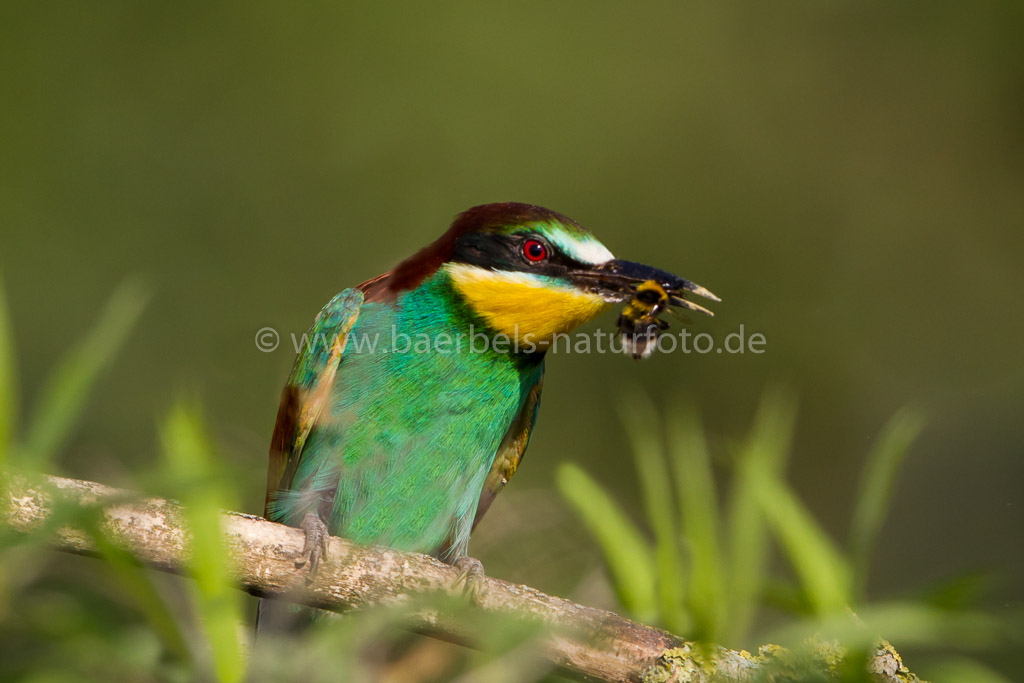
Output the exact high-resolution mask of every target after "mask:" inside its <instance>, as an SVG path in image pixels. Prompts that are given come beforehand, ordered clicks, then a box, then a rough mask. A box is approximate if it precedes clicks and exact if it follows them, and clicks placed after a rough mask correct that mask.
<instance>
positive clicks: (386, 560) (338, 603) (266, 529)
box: [0, 476, 917, 683]
mask: <svg viewBox="0 0 1024 683" xmlns="http://www.w3.org/2000/svg"><path fill="white" fill-rule="evenodd" d="M6 484H7V487H6V493H7V496H8V497H9V501H3V500H2V499H0V510H3V511H4V516H5V517H6V520H5V521H6V524H7V525H8V526H10V527H12V528H14V529H16V530H18V531H21V532H31V531H34V530H37V529H39V527H40V526H42V525H43V524H44V523H45V522H46V521H47V519H48V518H49V517H50V516H51V515H52V514H53V511H54V508H55V503H57V502H58V501H59V500H62V499H63V500H68V501H72V502H74V503H77V504H80V505H94V506H95V505H98V506H101V507H102V508H103V514H104V530H105V533H107V534H108V535H109V537H110V539H111V540H112V541H114V542H115V543H117V544H118V545H120V546H121V547H123V548H125V549H126V550H128V551H130V552H131V553H132V554H134V555H135V556H136V557H138V558H139V560H141V561H142V562H145V563H146V564H149V565H151V566H153V567H155V568H157V569H159V570H161V571H166V572H172V573H179V574H181V573H185V571H186V568H185V566H186V562H187V558H188V535H187V532H186V530H185V528H184V526H183V523H182V509H181V507H180V506H179V505H178V504H176V503H174V502H172V501H168V500H163V499H159V498H139V497H138V496H134V495H132V494H131V493H129V492H126V491H122V490H118V489H112V488H109V487H106V486H103V485H101V484H97V483H93V482H88V481H81V480H76V479H64V478H61V477H52V476H51V477H46V478H45V479H44V480H43V481H40V482H30V481H29V480H28V479H26V478H24V477H20V476H16V477H12V478H9V479H8V481H7V482H6ZM223 526H224V534H225V538H226V541H227V543H228V546H229V547H230V549H231V551H232V553H233V556H234V572H235V574H234V576H235V579H236V581H237V582H238V584H239V586H240V587H241V588H242V589H243V590H245V591H248V592H249V593H251V594H253V595H258V596H273V597H278V598H280V599H283V600H288V601H290V602H297V603H302V604H305V605H310V606H312V607H318V608H321V609H327V610H332V611H339V612H340V611H345V610H351V609H355V608H360V607H367V606H371V605H388V604H391V605H401V604H410V603H411V601H412V599H413V598H415V597H417V596H423V595H424V594H425V593H427V594H429V593H435V592H447V593H452V592H454V591H455V590H456V588H455V584H456V580H457V577H458V571H457V570H455V569H454V568H453V567H450V566H448V565H446V564H443V563H441V562H438V561H437V560H435V559H433V558H431V557H428V556H425V555H418V554H411V553H402V552H397V551H393V550H388V549H384V548H368V547H362V546H357V545H354V544H352V543H349V542H347V541H345V540H343V539H340V538H332V539H331V541H330V552H329V557H330V559H329V561H323V562H321V565H320V569H319V572H318V573H317V576H316V578H315V579H313V580H312V581H311V582H308V583H307V572H306V570H305V569H296V566H295V559H296V558H297V557H298V556H299V555H300V551H301V550H302V544H303V535H302V533H301V532H300V531H298V530H296V529H293V528H290V527H287V526H283V525H281V524H274V523H272V522H268V521H266V520H264V519H262V518H260V517H255V516H252V515H244V514H241V513H237V512H228V513H225V514H224V516H223ZM52 542H53V544H54V545H55V546H56V548H58V549H60V550H63V551H66V552H71V553H79V554H87V555H89V554H95V551H96V549H95V547H94V544H93V542H92V541H91V540H90V538H89V536H88V535H87V534H85V533H84V532H82V531H80V530H76V529H72V528H60V529H58V530H56V531H55V532H54V534H53V538H52ZM477 603H478V607H479V609H481V610H482V611H483V612H485V613H491V614H495V615H505V616H510V615H511V616H516V617H518V618H526V619H532V620H534V621H537V622H540V623H542V624H545V625H546V626H548V627H550V632H549V635H548V636H547V639H546V641H545V647H546V652H545V654H546V656H547V658H548V659H549V660H550V661H551V662H553V663H554V664H555V665H557V666H559V667H561V668H562V669H564V670H566V671H568V672H570V673H573V674H575V675H577V676H583V677H586V678H592V679H597V680H601V681H614V682H618V681H623V682H624V681H691V680H694V681H697V680H700V681H703V680H709V679H711V680H730V681H731V680H746V679H748V678H749V677H750V675H751V674H752V673H754V671H756V670H757V669H758V668H761V667H764V666H766V665H769V664H771V663H773V662H778V661H779V660H780V658H784V657H785V656H786V652H785V651H784V650H783V649H782V648H777V647H774V646H766V647H763V648H761V651H760V652H759V653H758V654H757V655H751V654H749V653H747V652H739V651H734V650H727V649H725V648H719V647H715V648H710V649H709V648H706V647H704V648H698V647H697V646H696V645H695V644H694V643H690V642H687V641H684V640H683V639H681V638H679V637H677V636H674V635H672V634H670V633H667V632H666V631H662V630H660V629H656V628H653V627H651V626H645V625H643V624H639V623H637V622H634V621H630V620H629V619H625V618H623V617H620V616H618V615H616V614H613V613H611V612H606V611H603V610H598V609H594V608H591V607H586V606H584V605H579V604H576V603H574V602H572V601H570V600H565V599H563V598H558V597H554V596H551V595H546V594H544V593H541V592H540V591H537V590H534V589H533V588H530V587H528V586H522V585H515V584H511V583H508V582H506V581H501V580H499V579H492V578H487V579H485V580H484V581H483V585H482V587H481V589H480V591H479V595H478V599H477ZM416 620H417V621H418V622H419V623H418V624H417V627H418V628H422V629H423V630H426V631H427V632H430V633H432V634H436V635H438V636H440V637H444V638H446V639H450V640H455V641H457V642H471V635H472V634H471V633H469V632H468V630H469V628H470V627H469V626H468V625H466V624H464V623H460V622H459V620H458V618H457V617H456V616H453V615H450V614H445V613H443V612H441V611H437V610H423V611H420V612H417V613H416ZM821 659H822V663H821V665H822V667H823V668H825V667H830V666H831V667H834V666H835V661H834V659H835V657H834V653H831V654H827V653H826V654H824V655H823V656H822V658H821ZM870 668H871V669H872V670H873V672H874V673H875V676H876V678H877V680H879V681H884V682H886V683H888V682H896V681H911V680H913V681H916V680H917V678H916V676H913V674H911V673H910V672H909V671H907V669H906V668H905V667H904V666H903V664H902V661H900V658H899V655H898V654H897V653H896V651H895V650H893V649H892V648H891V647H889V646H885V647H879V648H878V650H877V652H876V653H875V655H874V657H873V659H872V661H871V663H870Z"/></svg>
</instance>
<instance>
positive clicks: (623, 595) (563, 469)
mask: <svg viewBox="0 0 1024 683" xmlns="http://www.w3.org/2000/svg"><path fill="white" fill-rule="evenodd" d="M555 480H556V482H557V484H558V488H559V490H560V491H561V493H562V495H563V496H564V497H565V499H566V500H567V501H568V502H569V504H570V505H571V506H572V508H573V509H574V510H575V511H576V514H577V515H579V517H580V519H581V520H582V521H583V524H584V526H586V527H587V530H588V531H590V533H591V534H592V535H593V536H594V538H595V539H597V543H598V545H599V546H600V547H601V550H602V552H603V553H604V558H605V562H606V563H607V564H608V571H609V572H610V573H611V578H612V583H613V585H614V587H615V590H616V592H617V594H618V596H619V600H620V601H621V602H622V604H623V606H625V607H626V609H628V610H629V611H630V612H631V613H632V614H633V615H634V616H635V617H636V618H638V619H641V620H646V619H650V618H651V617H652V616H654V615H655V613H656V610H657V601H656V598H655V568H654V557H653V553H652V552H651V548H650V547H649V546H648V543H647V539H646V538H645V537H644V534H643V533H642V532H641V531H640V530H639V529H638V528H637V527H636V525H635V524H633V522H631V521H630V520H629V518H628V517H627V516H626V514H625V513H624V512H623V511H622V509H621V508H620V507H619V505H618V503H616V502H615V501H614V500H612V499H611V497H609V496H608V494H607V493H606V492H605V490H604V489H603V488H601V486H600V485H599V484H598V483H597V482H596V481H594V479H593V478H592V477H591V476H590V475H589V474H587V473H586V472H585V471H584V470H583V469H582V468H581V467H579V466H577V465H574V464H572V463H563V464H562V465H561V466H559V468H558V472H557V473H556V476H555Z"/></svg>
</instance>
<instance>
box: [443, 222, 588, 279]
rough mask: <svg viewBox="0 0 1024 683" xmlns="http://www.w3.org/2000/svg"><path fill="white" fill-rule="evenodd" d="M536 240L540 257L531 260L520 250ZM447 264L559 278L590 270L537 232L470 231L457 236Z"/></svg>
mask: <svg viewBox="0 0 1024 683" xmlns="http://www.w3.org/2000/svg"><path fill="white" fill-rule="evenodd" d="M531 240H533V241H537V242H540V244H541V245H542V246H543V247H544V249H545V251H546V254H545V257H544V258H541V259H540V260H537V261H533V260H530V259H529V258H527V256H526V253H525V251H524V249H525V247H526V243H527V242H529V241H531ZM450 260H451V261H453V262H456V263H469V264H471V265H475V266H480V267H482V268H488V269H493V270H518V271H523V272H528V273H539V274H544V275H552V276H556V277H557V276H560V275H564V274H565V273H566V272H569V271H574V270H581V269H586V268H589V267H591V266H590V265H589V264H586V263H581V262H579V261H576V260H575V259H572V258H570V257H569V256H567V255H566V254H564V253H563V252H562V251H560V250H559V249H558V248H557V247H555V246H554V245H553V244H552V243H551V242H550V241H548V240H547V238H545V237H544V236H542V235H539V234H537V233H527V234H519V235H502V234H497V233H486V232H471V233H465V234H463V235H461V236H459V239H458V241H456V243H455V249H454V251H453V253H452V256H451V259H450Z"/></svg>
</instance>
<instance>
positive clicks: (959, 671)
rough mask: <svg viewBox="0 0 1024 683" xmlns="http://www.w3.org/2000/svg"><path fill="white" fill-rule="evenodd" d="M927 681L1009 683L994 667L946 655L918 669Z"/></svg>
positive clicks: (965, 658)
mask: <svg viewBox="0 0 1024 683" xmlns="http://www.w3.org/2000/svg"><path fill="white" fill-rule="evenodd" d="M920 673H921V675H923V676H925V677H926V679H927V680H929V681H966V682H967V683H1011V681H1010V679H1009V678H1007V677H1005V676H1003V675H1002V674H1001V673H999V672H998V671H996V670H995V669H990V668H989V667H987V666H985V665H984V664H982V663H981V662H978V661H975V660H973V659H969V658H967V657H948V658H946V659H942V660H940V661H938V662H935V663H932V664H926V665H925V666H924V667H922V669H921V671H920Z"/></svg>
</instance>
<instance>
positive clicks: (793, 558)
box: [756, 477, 852, 614]
mask: <svg viewBox="0 0 1024 683" xmlns="http://www.w3.org/2000/svg"><path fill="white" fill-rule="evenodd" d="M756 496H757V501H758V504H759V505H760V506H761V510H762V512H763V513H764V516H765V518H766V519H767V520H768V523H769V526H770V527H771V529H772V531H773V532H774V534H775V537H776V538H777V539H778V541H779V544H780V545H781V546H782V549H783V550H784V551H785V554H786V556H787V557H788V558H789V561H790V564H792V566H793V568H794V569H795V570H796V573H797V576H799V577H800V582H801V584H802V585H803V588H804V591H805V592H806V593H807V597H808V599H809V600H810V602H811V605H812V607H813V608H814V610H815V611H816V612H817V613H818V614H830V613H833V612H838V611H841V610H843V609H844V608H846V607H847V606H848V605H849V604H850V602H851V597H852V596H851V594H850V587H851V579H852V574H851V570H850V566H849V564H848V563H847V562H846V560H845V559H844V558H843V556H842V555H841V554H840V552H839V550H838V548H836V546H835V544H833V543H832V541H831V540H830V539H829V537H828V535H827V534H826V533H825V532H824V530H823V529H822V528H821V527H820V526H818V523H817V522H816V521H815V520H814V518H813V517H812V516H811V514H810V512H808V510H807V508H805V507H804V505H803V504H802V503H801V502H800V500H799V499H798V498H797V497H796V496H795V495H794V494H793V492H792V491H791V490H790V489H789V488H788V487H787V486H786V484H784V483H783V482H782V480H781V479H778V478H775V477H767V478H765V479H763V480H762V481H761V483H760V485H759V486H758V487H757V490H756Z"/></svg>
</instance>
